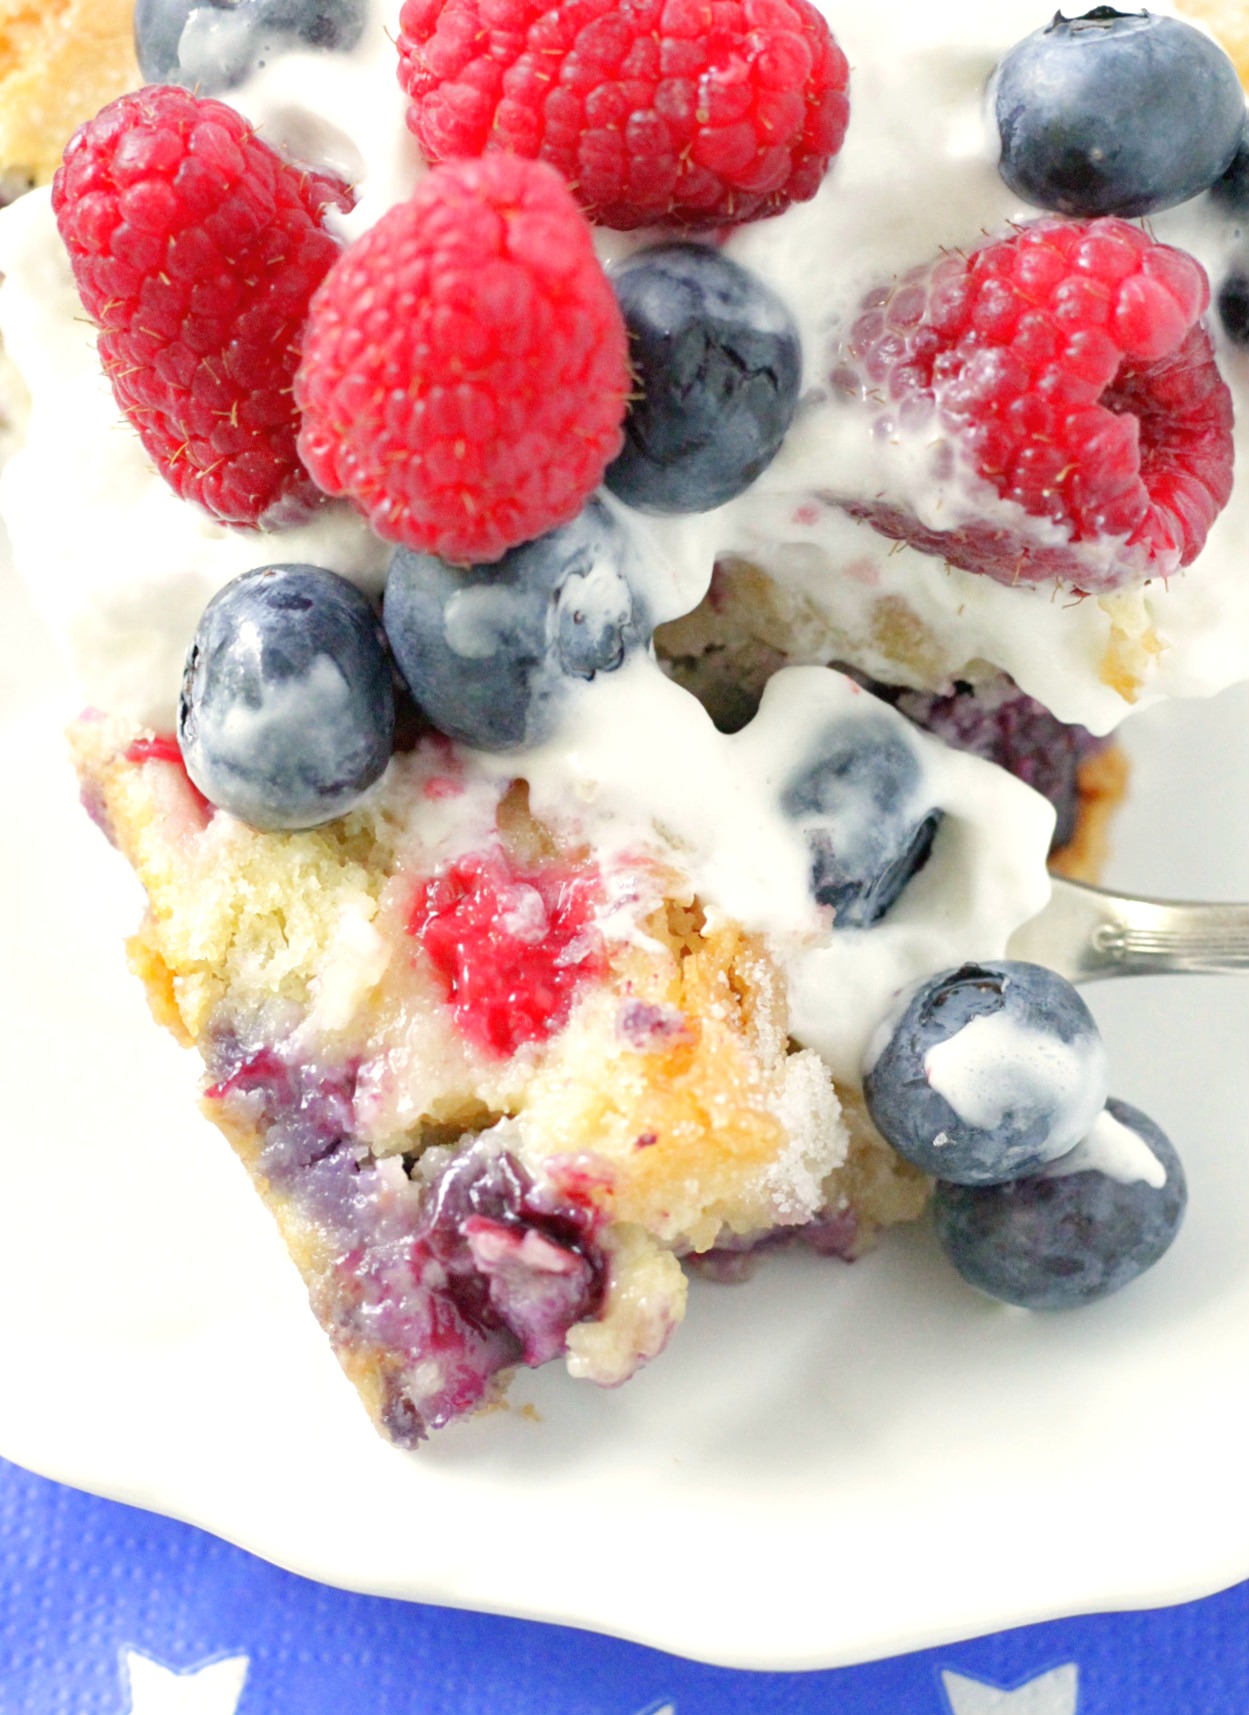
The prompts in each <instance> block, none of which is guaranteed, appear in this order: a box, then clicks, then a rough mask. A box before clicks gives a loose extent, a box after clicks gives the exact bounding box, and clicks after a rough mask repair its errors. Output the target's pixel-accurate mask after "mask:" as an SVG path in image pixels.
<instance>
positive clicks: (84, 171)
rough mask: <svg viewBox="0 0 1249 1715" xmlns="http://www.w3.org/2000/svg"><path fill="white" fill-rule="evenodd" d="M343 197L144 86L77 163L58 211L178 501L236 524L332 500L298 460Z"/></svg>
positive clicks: (115, 371)
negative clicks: (302, 404)
mask: <svg viewBox="0 0 1249 1715" xmlns="http://www.w3.org/2000/svg"><path fill="white" fill-rule="evenodd" d="M350 200H351V199H350V195H349V193H348V192H347V191H346V189H345V187H344V186H342V185H341V184H338V183H336V182H335V181H332V180H330V179H328V178H326V177H324V176H322V175H318V174H313V173H309V172H306V171H301V170H299V169H298V168H296V167H293V166H290V165H288V164H287V162H285V161H284V160H282V159H281V158H280V157H279V156H278V155H277V154H275V152H274V151H273V150H272V149H271V148H270V147H269V146H268V144H267V143H263V142H262V141H261V140H260V138H259V137H257V136H256V135H255V133H254V132H253V131H252V129H251V127H250V126H249V125H248V123H247V121H246V120H245V119H244V118H243V117H242V115H241V114H239V113H237V112H235V110H234V109H233V108H232V107H228V106H226V105H225V104H224V103H223V102H219V101H211V100H200V99H198V98H197V97H195V96H193V95H190V94H188V93H187V91H185V90H182V89H174V88H164V87H161V86H154V87H153V86H149V87H147V88H145V89H142V90H139V91H138V92H136V93H135V94H133V95H126V96H123V97H122V98H121V99H120V100H119V101H115V102H113V103H112V104H111V105H110V106H108V107H106V108H105V109H104V110H103V112H102V113H100V114H99V115H97V117H96V118H95V119H93V120H92V121H91V122H90V123H89V124H87V125H84V126H83V127H82V129H81V130H80V131H78V132H77V133H76V135H75V136H74V137H73V139H72V140H71V142H70V144H69V147H68V148H67V149H66V151H65V160H64V163H63V164H62V166H61V168H60V170H59V172H58V173H57V175H56V179H55V181H54V184H53V191H52V206H53V209H54V211H55V213H56V216H57V221H58V224H59V226H60V231H61V236H62V238H63V239H64V241H65V246H66V248H67V250H68V251H69V257H70V262H71V264H72V266H73V270H74V280H75V282H76V284H77V287H78V291H79V295H80V296H81V298H82V301H83V305H84V307H85V309H86V310H87V313H88V314H89V315H90V316H91V317H92V318H93V320H95V321H96V322H97V323H98V324H99V328H100V335H99V350H100V358H101V361H102V363H103V365H104V369H105V371H106V373H107V375H108V377H109V380H110V381H111V383H112V387H113V392H114V395H115V396H116V399H117V403H118V404H119V406H120V407H121V409H122V410H123V411H124V412H125V414H126V416H127V417H128V418H129V420H130V422H131V423H132V424H133V426H134V428H135V429H136V430H137V432H138V434H139V437H140V439H141V440H142V442H143V445H144V447H145V448H146V449H147V451H148V453H149V455H150V456H151V458H152V459H153V460H154V462H155V464H156V466H157V468H158V470H160V472H161V473H162V475H163V476H164V477H165V478H166V480H167V481H168V482H169V483H170V484H171V485H172V487H173V488H174V489H175V490H176V492H177V493H178V494H179V495H181V496H182V497H183V498H184V499H186V500H194V501H196V502H198V504H199V505H201V506H203V507H204V508H205V509H206V510H207V511H208V512H210V513H211V514H212V516H213V517H214V518H217V519H219V520H220V521H221V522H222V523H226V524H246V525H255V524H261V523H268V524H277V523H280V522H287V523H289V522H291V521H293V520H294V519H296V518H299V517H301V516H303V515H306V514H307V513H308V512H309V511H310V510H311V509H312V508H314V507H315V506H316V505H317V503H318V502H319V500H320V498H321V496H320V494H319V492H318V490H317V488H316V487H315V485H314V484H313V482H312V481H311V479H310V478H309V476H308V473H307V471H306V470H305V469H304V467H303V465H302V464H301V462H300V460H299V457H298V455H297V454H296V451H295V431H296V426H297V420H296V412H295V406H294V402H293V400H292V397H291V379H292V376H293V375H294V371H295V365H296V363H297V361H298V349H297V343H296V342H297V338H298V334H299V330H300V326H301V324H302V322H303V320H304V316H305V314H306V313H307V308H308V300H309V298H310V297H311V296H312V293H313V290H314V289H315V287H316V286H318V285H319V284H320V282H321V280H322V279H323V277H324V275H325V272H326V270H327V269H328V267H329V266H330V263H331V262H332V261H333V260H334V258H335V256H336V255H337V254H338V245H337V244H336V242H335V241H334V239H333V238H331V237H330V235H329V234H328V233H327V232H326V231H325V229H324V227H323V226H322V216H323V214H324V212H325V209H326V207H327V206H328V205H329V204H332V203H334V204H337V205H338V206H339V207H349V206H350Z"/></svg>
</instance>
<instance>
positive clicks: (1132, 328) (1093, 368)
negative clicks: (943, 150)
mask: <svg viewBox="0 0 1249 1715" xmlns="http://www.w3.org/2000/svg"><path fill="white" fill-rule="evenodd" d="M1209 301H1210V292H1209V286H1208V283H1207V280H1206V276H1205V273H1204V271H1203V270H1202V268H1201V266H1200V264H1199V263H1198V262H1196V261H1195V260H1194V259H1193V258H1192V257H1191V256H1188V255H1186V254H1185V253H1184V252H1183V251H1180V250H1174V249H1172V248H1170V247H1169V246H1168V245H1165V244H1157V243H1155V242H1154V241H1153V240H1152V239H1151V238H1150V237H1148V236H1147V234H1146V233H1144V232H1142V231H1141V230H1140V229H1139V228H1138V227H1135V226H1131V225H1129V224H1128V222H1126V221H1123V220H1118V219H1104V220H1090V221H1077V220H1042V221H1038V222H1037V223H1036V224H1034V225H1031V226H1027V227H1024V228H1022V229H1021V230H1019V231H1017V232H1015V233H1014V234H1013V235H1012V236H1011V237H1009V238H1006V239H1002V240H999V241H996V242H994V243H990V244H987V245H985V246H984V247H983V248H982V249H980V250H977V251H975V252H974V253H973V254H971V255H970V256H966V257H962V256H950V255H947V256H944V257H943V258H942V259H941V260H940V261H939V262H938V263H936V264H935V265H934V266H932V267H930V268H927V269H924V270H919V271H916V272H915V273H913V274H911V275H908V276H906V277H905V278H904V279H902V280H901V281H899V282H898V283H897V284H896V285H895V286H894V287H893V288H891V289H890V290H888V291H882V292H880V293H879V294H877V295H876V296H875V299H874V301H872V302H870V303H869V305H868V307H867V308H866V310H865V312H864V313H863V314H862V315H861V316H860V317H859V319H858V321H857V322H856V323H855V325H854V327H853V328H852V330H851V333H850V338H849V341H848V346H847V350H846V353H845V361H844V363H843V367H842V369H841V370H840V371H839V372H838V374H837V375H835V377H834V380H835V382H837V383H838V384H840V385H843V386H853V387H854V388H855V389H857V390H858V391H859V392H860V393H862V394H865V395H866V397H868V398H869V399H876V400H880V401H882V402H883V403H884V410H885V416H886V418H887V420H888V422H889V423H890V424H891V425H892V426H893V428H894V430H895V431H899V432H902V433H903V434H904V435H905V434H906V431H907V429H908V427H909V428H910V429H912V430H914V431H915V432H916V435H917V436H918V437H920V444H928V443H931V442H932V441H933V439H934V436H933V427H934V425H933V417H934V416H935V417H936V419H937V423H938V425H939V434H938V435H937V437H936V440H937V449H938V456H939V457H940V458H942V459H944V460H945V462H946V467H947V470H952V471H953V472H954V473H956V474H961V475H963V476H964V477H965V494H964V500H965V502H966V504H965V506H964V507H963V508H962V512H963V515H962V516H961V517H953V518H952V521H951V522H948V523H947V522H946V519H950V518H951V517H952V513H953V512H954V511H955V510H957V509H956V508H949V509H948V510H947V511H946V517H945V518H942V519H936V518H935V517H934V516H933V514H932V513H931V512H930V513H929V515H928V516H927V517H921V516H920V515H919V513H918V509H916V510H914V511H913V510H912V509H911V508H910V507H909V506H908V505H907V504H906V503H905V502H898V501H895V500H894V499H892V498H884V499H881V500H878V501H868V502H862V501H845V500H843V502H842V504H843V505H844V506H845V507H846V510H847V511H850V512H852V513H853V514H854V515H855V516H857V517H861V518H865V519H867V520H868V521H869V522H870V523H872V524H873V525H875V527H876V528H877V529H878V530H880V531H881V532H882V533H883V534H885V535H886V536H892V537H897V538H899V539H901V540H904V541H907V542H910V543H911V544H912V545H913V546H915V547H917V548H920V549H922V550H924V551H925V552H927V553H931V554H938V555H941V556H942V557H943V558H944V559H946V560H947V561H948V562H950V563H951V564H952V565H956V566H962V567H963V568H965V569H966V570H968V571H972V572H983V573H985V574H986V575H987V576H989V577H992V578H996V579H997V580H998V581H999V582H1000V583H1008V584H1013V583H1016V582H1027V583H1036V582H1040V581H1042V580H1045V579H1055V580H1060V581H1063V582H1066V583H1070V584H1071V585H1073V586H1074V587H1075V588H1077V589H1078V590H1082V591H1086V592H1092V593H1100V592H1104V591H1106V590H1111V589H1115V588H1117V587H1119V586H1120V585H1122V584H1124V583H1128V582H1133V581H1139V580H1140V579H1143V578H1149V577H1166V576H1167V575H1168V574H1169V573H1171V572H1173V571H1175V570H1176V569H1177V568H1178V567H1180V566H1186V565H1188V564H1189V563H1190V562H1191V561H1192V560H1193V559H1194V558H1195V557H1196V556H1197V554H1198V553H1200V551H1201V548H1202V546H1203V544H1204V542H1205V539H1206V536H1207V534H1208V532H1209V530H1210V526H1211V525H1212V523H1213V522H1214V520H1215V518H1216V517H1217V516H1218V514H1219V512H1220V511H1221V510H1222V508H1223V507H1224V506H1225V505H1226V503H1227V499H1228V496H1229V495H1230V493H1231V486H1232V400H1231V394H1230V393H1229V391H1228V388H1227V386H1226V384H1225V382H1224V381H1223V379H1222V377H1221V376H1220V374H1219V371H1218V367H1217V365H1216V363H1215V359H1214V351H1213V347H1212V346H1211V343H1210V339H1209V336H1208V335H1207V333H1206V332H1205V329H1204V328H1203V327H1202V326H1201V323H1200V319H1199V318H1200V317H1201V316H1202V314H1203V313H1204V311H1205V310H1206V308H1207V306H1208V304H1209ZM907 438H909V436H908V437H907ZM986 485H988V486H986ZM992 491H996V493H993V492H992ZM998 497H1000V500H999V499H998ZM1002 502H1005V504H1002Z"/></svg>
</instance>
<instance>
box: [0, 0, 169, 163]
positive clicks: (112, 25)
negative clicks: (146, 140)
mask: <svg viewBox="0 0 1249 1715" xmlns="http://www.w3.org/2000/svg"><path fill="white" fill-rule="evenodd" d="M141 82H142V78H141V77H140V74H139V66H138V62H137V60H136V59H135V51H134V5H133V0H0V170H2V171H4V172H6V173H10V174H13V175H15V176H20V177H23V178H29V179H30V180H31V181H32V182H34V183H35V184H45V183H46V182H47V181H48V180H49V179H51V177H52V175H53V173H54V172H55V171H56V169H57V166H58V164H59V163H60V159H61V153H62V151H63V149H64V147H65V144H66V143H67V142H68V140H69V138H70V136H71V135H72V134H73V132H74V131H76V130H77V128H78V127H79V126H80V125H82V124H85V122H86V121H87V120H88V119H90V118H92V116H93V115H94V114H96V113H98V112H99V110H100V108H101V107H103V106H104V105H105V104H106V103H107V102H109V101H112V100H113V99H114V98H115V97H116V96H119V95H122V94H124V93H125V91H126V90H128V89H134V88H135V87H136V86H137V85H138V84H139V83H141Z"/></svg>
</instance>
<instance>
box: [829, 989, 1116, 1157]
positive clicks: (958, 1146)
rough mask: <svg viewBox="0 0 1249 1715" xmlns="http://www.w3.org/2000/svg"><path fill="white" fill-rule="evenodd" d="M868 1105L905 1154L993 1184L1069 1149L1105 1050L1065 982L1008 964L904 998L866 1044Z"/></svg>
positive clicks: (1097, 1097) (1082, 1126)
mask: <svg viewBox="0 0 1249 1715" xmlns="http://www.w3.org/2000/svg"><path fill="white" fill-rule="evenodd" d="M863 1089H864V1095H865V1096H866V1098H867V1106H868V1110H869V1112H870V1113H871V1116H872V1119H873V1120H874V1121H875V1123H876V1126H877V1128H878V1129H879V1130H880V1132H881V1134H882V1136H883V1137H884V1138H885V1139H886V1141H887V1142H889V1143H890V1144H892V1145H893V1147H894V1149H896V1150H897V1152H898V1154H899V1155H901V1156H902V1157H903V1158H904V1159H905V1160H907V1161H910V1162H913V1163H914V1164H915V1165H916V1166H917V1167H922V1168H923V1169H924V1171H925V1172H926V1173H932V1174H934V1175H935V1176H936V1177H937V1178H938V1179H948V1180H951V1181H953V1182H954V1183H956V1184H960V1185H994V1184H999V1183H1001V1182H1002V1181H1004V1180H1007V1179H1018V1178H1020V1177H1021V1176H1022V1175H1024V1174H1026V1173H1032V1172H1034V1171H1035V1170H1036V1169H1037V1168H1039V1167H1042V1166H1044V1165H1045V1163H1047V1162H1050V1161H1054V1160H1056V1159H1057V1158H1058V1157H1059V1156H1060V1155H1065V1154H1066V1153H1067V1151H1068V1150H1070V1149H1073V1148H1074V1147H1075V1145H1076V1144H1077V1143H1078V1142H1079V1141H1080V1139H1081V1138H1082V1137H1084V1135H1085V1134H1086V1133H1087V1132H1088V1130H1089V1127H1090V1126H1091V1125H1092V1124H1093V1121H1094V1120H1095V1119H1096V1118H1097V1116H1098V1114H1099V1113H1100V1112H1101V1110H1102V1107H1103V1106H1104V1105H1105V1101H1106V1052H1105V1048H1104V1047H1103V1045H1102V1039H1101V1037H1100V1035H1099V1034H1098V1030H1097V1026H1096V1024H1094V1022H1093V1017H1092V1014H1091V1013H1090V1012H1089V1009H1088V1008H1087V1007H1086V1006H1085V1004H1084V1002H1083V1001H1082V1000H1081V999H1080V996H1079V995H1078V994H1077V993H1076V991H1075V989H1074V988H1072V986H1071V984H1070V983H1069V982H1066V981H1065V980H1064V979H1063V978H1062V977H1060V976H1058V975H1056V974H1055V972H1053V971H1049V970H1046V969H1044V968H1043V967H1042V966H1040V965H1026V964H1022V963H1020V962H1018V961H1015V960H1003V961H999V962H996V963H993V964H984V965H963V966H961V967H960V968H959V969H958V970H953V971H944V972H942V973H941V975H939V976H936V977H933V978H931V979H930V980H929V981H928V982H925V983H921V984H920V986H919V987H918V988H917V989H913V990H911V991H909V993H908V994H906V995H904V996H902V998H901V999H900V1000H899V1002H898V1003H897V1005H896V1006H895V1007H894V1010H893V1012H892V1013H891V1014H890V1015H889V1017H888V1018H886V1019H885V1020H884V1022H883V1023H882V1024H881V1025H880V1027H879V1028H878V1030H877V1031H876V1034H875V1035H874V1037H873V1039H872V1041H871V1043H870V1044H869V1046H868V1052H867V1060H866V1066H865V1077H864V1086H863Z"/></svg>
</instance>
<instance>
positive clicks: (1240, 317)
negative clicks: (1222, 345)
mask: <svg viewBox="0 0 1249 1715" xmlns="http://www.w3.org/2000/svg"><path fill="white" fill-rule="evenodd" d="M1219 316H1220V318H1221V320H1222V322H1223V328H1224V331H1225V332H1226V334H1227V337H1228V339H1230V340H1231V342H1232V344H1233V345H1249V275H1246V274H1244V273H1243V272H1242V271H1241V270H1240V269H1239V268H1236V269H1234V270H1233V271H1232V272H1231V273H1230V274H1229V275H1228V276H1227V278H1226V280H1224V282H1223V284H1222V285H1221V286H1220V287H1219Z"/></svg>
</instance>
